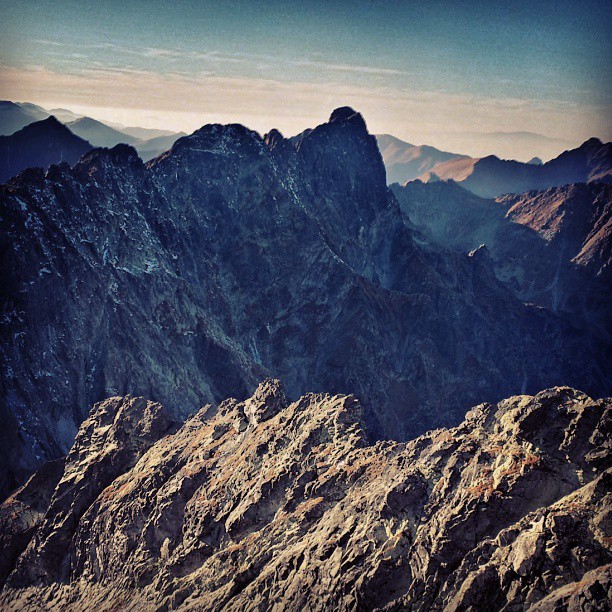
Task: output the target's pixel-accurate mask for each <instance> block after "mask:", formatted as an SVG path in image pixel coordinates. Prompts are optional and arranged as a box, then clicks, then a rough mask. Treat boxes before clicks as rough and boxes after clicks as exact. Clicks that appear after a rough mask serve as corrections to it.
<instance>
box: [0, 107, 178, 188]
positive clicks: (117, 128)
mask: <svg viewBox="0 0 612 612" xmlns="http://www.w3.org/2000/svg"><path fill="white" fill-rule="evenodd" d="M51 116H53V117H55V118H56V119H58V120H59V121H61V122H62V123H64V124H65V125H66V126H67V127H68V128H69V129H70V131H71V132H72V133H73V134H75V135H76V136H79V137H80V138H82V139H83V140H87V141H88V142H89V143H91V145H93V146H94V147H113V146H115V145H117V144H120V143H124V144H130V145H133V146H134V147H136V149H137V150H138V151H139V154H140V155H141V157H142V158H143V159H144V160H145V161H148V160H150V159H153V158H154V157H157V156H158V155H160V154H161V153H163V152H165V151H167V150H168V149H170V148H171V147H172V145H173V144H174V142H175V141H176V140H177V139H178V138H180V137H182V136H185V134H184V133H183V132H178V133H176V132H171V131H169V130H160V129H151V128H141V127H125V126H123V125H119V124H115V123H113V124H106V123H103V122H101V121H97V120H96V119H92V118H91V117H84V116H82V115H78V114H77V113H73V112H72V111H70V110H67V109H62V108H56V109H53V110H51V111H47V110H46V109H44V108H42V107H41V106H37V105H36V104H31V103H29V102H9V101H7V100H4V101H0V136H1V135H5V136H10V135H13V134H14V133H15V132H16V131H18V130H20V129H21V128H23V127H25V126H28V125H31V124H33V123H36V122H39V121H42V120H44V119H48V118H49V117H51ZM64 140H66V137H65V136H64ZM45 155H46V156H45ZM63 159H64V158H62V157H57V156H56V157H55V158H53V157H51V158H50V157H49V153H47V154H45V153H43V154H41V155H40V156H37V155H36V154H34V153H33V155H32V157H31V160H30V163H29V164H28V165H23V166H21V167H19V168H18V171H20V170H23V169H25V168H28V167H36V166H40V167H44V168H47V167H48V166H49V165H50V164H51V163H59V162H61V161H63ZM0 161H3V160H0ZM5 165H6V164H5ZM13 166H14V165H13ZM13 166H11V167H13ZM10 176H13V175H10ZM7 178H9V177H8V176H6V177H3V178H0V180H1V181H4V180H6V179H7Z"/></svg>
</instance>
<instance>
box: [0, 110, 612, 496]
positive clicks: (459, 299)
mask: <svg viewBox="0 0 612 612" xmlns="http://www.w3.org/2000/svg"><path fill="white" fill-rule="evenodd" d="M0 222H1V223H2V226H3V227H4V228H5V232H4V233H3V235H2V243H1V244H0V253H1V259H0V267H1V272H2V274H0V277H2V279H3V280H2V290H3V295H5V296H8V297H7V299H6V300H5V301H4V302H3V304H2V323H1V327H0V337H1V339H2V343H1V347H0V348H1V352H0V362H1V365H2V368H3V372H4V373H5V375H4V380H3V385H2V388H1V389H0V390H1V392H2V403H1V404H0V410H1V412H2V414H1V416H2V419H3V422H4V423H6V424H7V425H6V427H5V428H4V430H3V432H2V435H3V440H2V442H3V444H2V451H0V452H2V453H3V456H2V461H3V465H6V466H8V467H7V470H6V472H5V475H4V478H5V480H4V482H3V486H2V488H3V490H4V491H6V492H8V490H9V489H11V488H12V487H13V486H15V484H17V483H18V482H20V481H23V479H24V477H25V476H26V475H27V474H28V473H31V471H32V469H34V467H36V466H37V465H39V464H40V463H41V462H42V461H43V460H45V459H47V458H54V457H58V456H60V455H62V454H65V453H66V452H67V450H68V449H69V448H70V445H71V444H72V441H73V438H74V435H75V433H76V431H77V428H78V425H79V424H80V423H81V421H82V420H83V419H84V418H85V415H86V411H87V409H88V407H89V406H91V405H92V404H93V403H94V402H95V401H98V400H101V399H104V398H106V397H108V396H110V395H117V394H120V395H123V394H126V393H133V394H139V395H145V396H148V397H150V398H152V399H153V400H156V401H162V402H163V403H164V404H166V405H167V407H168V408H169V409H170V410H172V411H173V412H174V413H175V414H178V415H185V414H187V413H189V412H190V411H192V410H193V409H194V408H196V407H198V406H200V405H202V404H203V403H205V402H213V401H215V402H216V401H220V400H221V399H222V398H224V397H228V396H235V397H238V398H239V399H243V398H245V397H247V396H248V395H249V393H250V391H251V390H252V389H253V388H254V387H255V385H256V384H257V383H258V382H259V381H260V380H261V379H262V378H263V377H264V376H266V375H269V374H273V375H275V376H279V377H281V378H282V379H283V380H285V381H286V385H287V389H288V392H289V394H290V395H291V396H292V397H298V396H299V395H300V394H302V393H303V392H305V391H308V390H313V391H330V392H332V393H336V392H354V393H356V394H357V395H358V396H359V397H360V398H362V399H363V400H364V405H365V406H366V412H365V417H364V418H365V420H366V422H367V423H368V426H369V430H370V432H372V433H371V435H373V436H374V437H380V436H387V437H394V438H399V439H406V438H408V437H411V436H413V435H415V434H417V433H420V432H422V431H424V430H426V429H427V428H430V427H432V426H439V425H441V424H453V423H457V422H458V421H459V420H460V419H461V417H462V416H463V414H464V412H465V409H466V407H467V406H469V405H473V404H475V403H477V402H479V401H482V400H484V399H490V400H497V399H500V398H502V397H504V396H508V395H511V394H512V393H517V392H521V391H526V392H529V391H537V390H539V389H541V388H543V387H547V386H550V385H554V384H562V383H563V384H571V385H572V386H576V387H582V388H584V389H585V390H586V391H587V392H589V393H591V394H593V395H602V394H606V393H608V392H609V389H610V380H609V376H608V374H607V372H608V371H609V369H608V365H609V359H610V355H609V346H608V344H607V343H606V342H605V341H602V340H600V339H598V338H597V337H596V335H595V334H591V333H590V332H589V331H588V330H584V329H580V328H578V327H576V326H574V325H573V324H572V323H571V322H568V321H565V320H563V319H561V318H560V317H558V316H555V315H554V314H552V313H550V312H548V311H547V310H545V309H543V308H538V307H534V306H529V305H525V304H523V303H522V302H521V301H519V300H518V299H516V298H515V297H514V296H512V294H511V293H510V292H509V291H508V290H507V289H506V288H505V287H504V286H503V285H502V284H501V283H500V282H499V281H498V280H497V279H496V278H495V275H494V272H493V266H492V265H491V262H490V261H489V259H488V258H487V257H486V255H485V254H483V253H482V252H481V251H478V252H476V253H474V254H472V255H471V256H468V255H467V254H464V253H454V252H449V251H447V250H445V249H440V248H437V247H435V245H428V244H422V243H421V242H420V241H419V240H417V239H415V234H414V233H413V232H412V231H411V230H410V229H409V227H407V225H406V224H405V222H404V219H403V217H402V213H401V211H400V208H399V206H398V203H397V201H396V199H395V198H394V196H393V195H392V194H391V192H390V191H389V190H388V189H387V186H386V177H385V169H384V165H383V161H382V158H381V155H380V152H379V150H378V147H377V144H376V140H375V138H374V137H373V136H371V135H370V134H368V132H367V128H366V125H365V122H364V120H363V118H362V117H361V115H359V114H358V113H356V112H355V111H353V110H352V109H348V108H343V109H337V110H336V111H334V113H332V115H331V117H330V121H329V122H328V123H326V124H323V125H321V126H318V127H317V128H315V129H313V130H309V131H307V132H305V133H304V134H302V135H300V137H297V138H295V139H291V140H288V139H284V138H283V137H282V135H280V133H279V132H276V131H275V132H271V133H270V134H268V135H267V136H265V137H263V138H262V137H261V136H259V135H258V134H257V133H255V132H253V131H251V130H248V129H247V128H245V127H244V126H241V125H228V126H221V125H208V126H205V127H203V128H202V129H200V130H198V131H197V132H195V133H194V134H192V135H191V136H189V137H185V138H181V139H179V140H178V141H177V142H176V143H175V144H174V146H173V148H172V149H171V150H170V151H169V152H167V153H165V154H163V155H162V156H160V157H159V158H157V159H154V160H152V161H151V162H150V163H149V164H147V165H145V164H143V162H142V161H141V160H140V158H139V157H138V155H137V154H136V151H135V150H134V149H133V148H131V147H129V146H127V145H119V146H116V147H114V148H113V149H110V150H108V149H97V150H94V151H91V152H90V153H88V154H86V155H85V156H84V157H83V158H82V159H81V161H80V162H79V163H78V164H77V165H76V166H75V167H74V168H70V167H69V166H68V165H67V164H63V165H61V166H53V167H51V168H50V169H49V171H48V172H47V173H46V174H45V173H44V172H43V171H28V172H26V173H24V174H22V175H21V176H19V177H17V178H16V179H13V180H12V181H11V182H9V184H8V185H6V186H3V187H1V188H0Z"/></svg>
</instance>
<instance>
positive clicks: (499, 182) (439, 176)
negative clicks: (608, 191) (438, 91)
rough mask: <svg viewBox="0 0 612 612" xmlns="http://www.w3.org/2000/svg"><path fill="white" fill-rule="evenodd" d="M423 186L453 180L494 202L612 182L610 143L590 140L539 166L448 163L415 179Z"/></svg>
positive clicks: (497, 161)
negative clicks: (572, 185) (507, 196)
mask: <svg viewBox="0 0 612 612" xmlns="http://www.w3.org/2000/svg"><path fill="white" fill-rule="evenodd" d="M418 178H419V179H420V180H422V181H424V182H428V181H437V180H453V181H455V182H457V183H459V184H460V185H461V186H462V187H465V188H466V189H469V190H470V191H472V192H473V193H475V194H476V195H479V196H481V197H485V198H494V197H497V196H499V195H502V194H505V193H523V192H525V191H530V190H541V189H547V188H549V187H555V186H561V185H566V184H569V183H587V182H592V181H603V182H611V181H612V143H605V144H604V143H602V142H601V141H600V140H598V139H597V138H591V139H590V140H587V141H586V142H584V143H583V144H582V145H581V146H580V147H578V148H576V149H572V150H570V151H565V152H564V153H561V155H559V156H558V157H556V158H554V159H551V160H550V161H548V162H546V163H545V164H542V165H535V164H531V163H527V164H525V163H521V162H517V161H513V160H503V159H499V158H498V157H495V156H494V155H490V156H488V157H483V158H479V159H478V158H466V159H451V160H450V161H446V162H442V163H441V164H438V165H436V166H434V167H433V168H432V169H431V170H430V171H429V172H425V173H423V174H422V175H421V176H419V177H418Z"/></svg>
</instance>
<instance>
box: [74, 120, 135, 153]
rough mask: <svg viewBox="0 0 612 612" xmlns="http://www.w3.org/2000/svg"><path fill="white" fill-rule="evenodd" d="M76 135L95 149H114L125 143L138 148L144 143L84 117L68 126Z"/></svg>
mask: <svg viewBox="0 0 612 612" xmlns="http://www.w3.org/2000/svg"><path fill="white" fill-rule="evenodd" d="M67 126H68V128H70V130H71V131H73V132H74V133H75V134H77V135H78V136H80V137H81V138H84V139H86V140H88V141H89V142H91V144H93V145H94V146H95V147H114V146H115V145H117V144H120V143H124V144H129V145H133V146H137V145H139V144H141V143H142V141H141V140H139V139H138V138H134V137H133V136H128V135H127V134H124V133H123V132H120V131H118V130H115V129H113V128H112V127H109V126H108V125H106V124H104V123H102V122H100V121H96V120H95V119H92V118H91V117H83V118H81V119H77V120H76V121H71V122H70V123H68V124H67Z"/></svg>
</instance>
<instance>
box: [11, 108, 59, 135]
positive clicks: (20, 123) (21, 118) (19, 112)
mask: <svg viewBox="0 0 612 612" xmlns="http://www.w3.org/2000/svg"><path fill="white" fill-rule="evenodd" d="M48 116H49V113H47V112H46V111H45V110H44V109H42V108H40V106H36V105H35V104H29V103H20V104H18V103H16V102H10V101H9V100H0V136H9V135H10V134H13V133H15V132H16V131H17V130H20V129H21V128H23V127H25V126H26V125H29V124H30V123H33V122H34V121H40V120H42V119H46V118H47V117H48Z"/></svg>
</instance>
